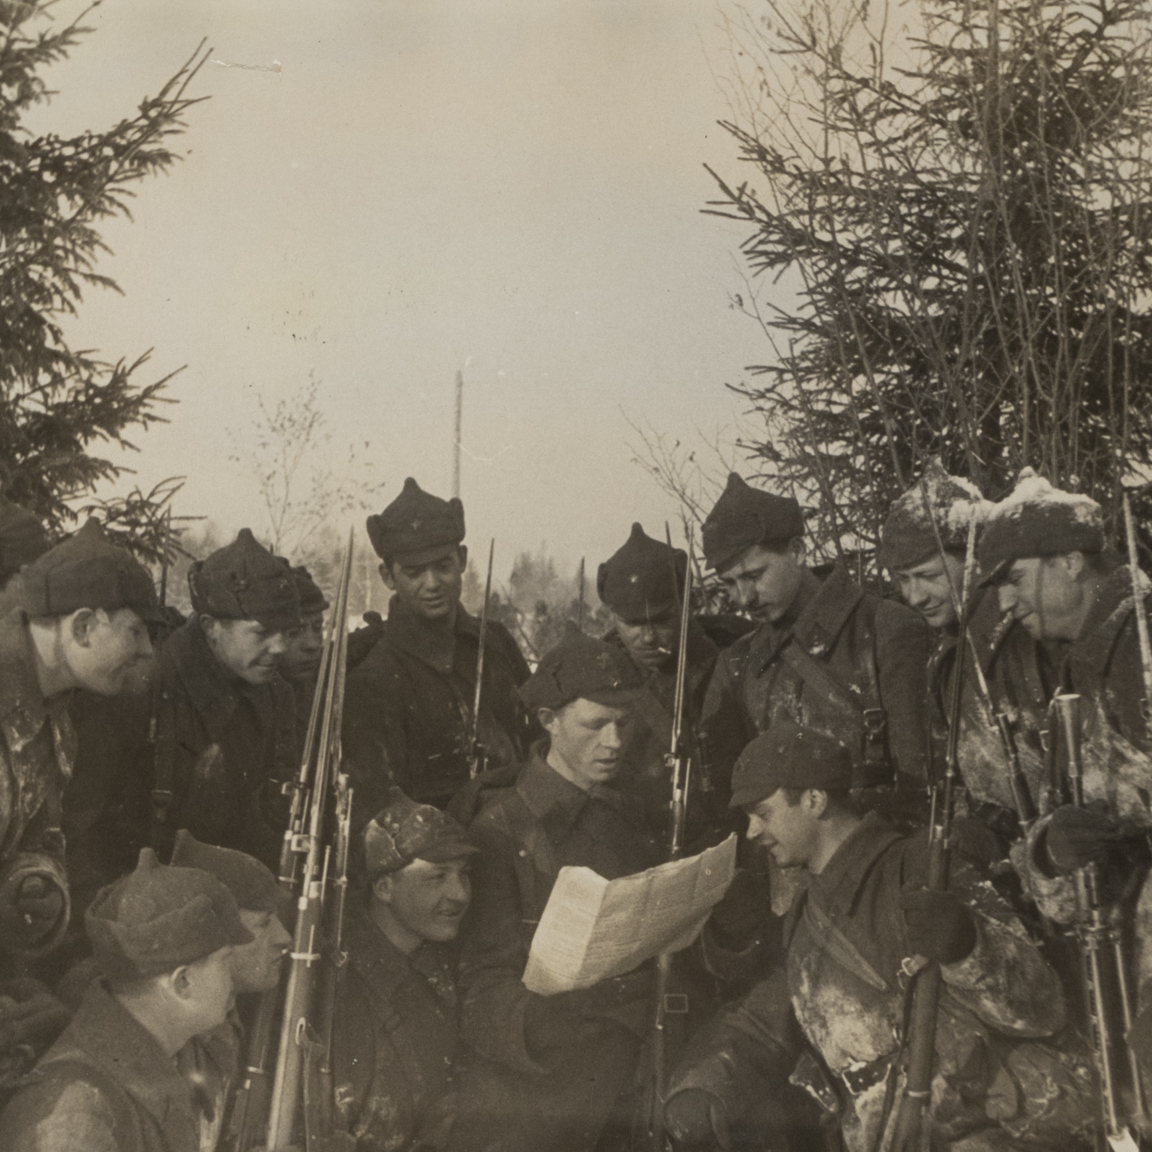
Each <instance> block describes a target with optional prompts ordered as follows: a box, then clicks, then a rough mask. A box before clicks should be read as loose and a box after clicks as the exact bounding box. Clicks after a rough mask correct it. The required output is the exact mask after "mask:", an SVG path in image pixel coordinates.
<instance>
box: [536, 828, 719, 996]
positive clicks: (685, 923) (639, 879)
mask: <svg viewBox="0 0 1152 1152" xmlns="http://www.w3.org/2000/svg"><path fill="white" fill-rule="evenodd" d="M735 870H736V837H735V836H734V835H732V836H729V837H728V839H727V840H725V841H724V843H723V844H719V845H717V846H716V847H715V848H709V849H707V850H706V851H704V852H701V853H700V855H699V856H690V857H689V858H688V859H687V860H676V861H673V862H672V863H670V864H661V865H660V866H659V867H657V868H649V869H648V871H646V872H638V873H636V875H634V876H622V877H621V878H620V879H619V880H605V879H604V877H603V876H599V875H597V874H596V873H595V872H593V871H592V869H591V868H570V867H565V868H561V869H560V875H559V876H558V877H557V879H556V884H555V886H554V887H553V889H552V894H551V896H549V897H548V907H547V908H545V909H544V915H543V916H541V917H540V923H539V924H538V925H537V927H536V934H535V935H534V936H533V937H532V948H531V951H530V952H529V954H528V965H527V967H526V968H525V969H524V986H525V987H526V988H527V989H528V990H529V991H530V992H537V993H539V994H540V995H542V996H551V995H553V994H554V993H556V992H569V991H571V990H572V989H574V988H590V987H591V986H592V985H593V984H597V983H599V982H600V981H601V980H607V979H609V978H610V977H612V976H622V975H623V974H624V973H625V972H631V971H632V969H633V968H635V967H636V966H637V965H638V964H640V963H642V962H643V961H645V960H648V959H650V958H651V957H653V956H656V955H658V954H659V953H661V952H678V951H680V950H681V949H682V948H687V947H688V945H689V944H691V943H692V941H693V940H695V939H696V937H697V935H698V934H699V932H700V929H701V928H703V927H704V921H705V920H707V919H708V914H709V913H710V912H711V911H712V908H713V906H714V905H715V904H717V903H718V902H719V900H720V898H721V897H722V896H723V895H724V893H725V892H727V891H728V885H729V884H731V883H732V877H733V875H734V873H735Z"/></svg>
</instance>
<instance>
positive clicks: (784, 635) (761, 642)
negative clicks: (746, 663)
mask: <svg viewBox="0 0 1152 1152" xmlns="http://www.w3.org/2000/svg"><path fill="white" fill-rule="evenodd" d="M863 596H864V591H863V589H862V588H861V587H860V585H859V584H857V583H856V582H855V581H854V580H853V579H852V577H851V576H849V575H848V569H847V568H845V567H844V565H842V564H837V565H836V567H835V568H833V569H832V571H831V572H830V573H829V574H828V576H827V577H826V578H825V579H824V580H823V581H821V580H820V579H819V578H818V577H817V576H816V575H814V574H813V572H812V570H811V569H809V568H805V569H804V573H803V576H802V578H801V581H800V589H799V591H798V592H797V593H796V600H795V601H794V602H793V606H792V608H791V609H789V613H788V615H787V616H785V618H784V620H782V621H781V622H780V623H779V624H770V623H765V624H761V625H760V627H759V628H758V629H757V630H756V632H754V633H753V636H752V648H751V652H750V656H751V659H752V666H753V667H755V668H757V669H758V671H759V672H763V671H764V669H765V668H767V667H768V665H769V664H770V663H771V662H772V661H773V659H775V657H776V655H777V653H779V651H780V650H781V649H782V648H783V647H784V645H785V644H787V643H788V641H789V640H791V639H792V638H793V637H795V639H796V642H797V643H798V644H799V645H800V646H801V647H802V648H803V649H804V650H805V651H806V652H808V653H809V655H811V656H815V657H816V658H817V659H819V658H821V657H823V656H825V655H827V653H828V652H829V651H830V650H831V649H832V648H833V646H834V645H835V643H836V638H837V636H839V635H840V631H841V629H842V628H843V627H844V625H845V623H846V622H847V621H848V618H849V617H850V616H851V615H852V613H853V612H855V611H856V606H857V605H858V604H859V603H860V601H861V599H862V598H863ZM797 608H798V609H799V611H797Z"/></svg>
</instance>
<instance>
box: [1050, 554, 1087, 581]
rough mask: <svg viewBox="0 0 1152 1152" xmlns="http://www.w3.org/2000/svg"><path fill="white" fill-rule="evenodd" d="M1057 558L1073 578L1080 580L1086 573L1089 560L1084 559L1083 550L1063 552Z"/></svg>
mask: <svg viewBox="0 0 1152 1152" xmlns="http://www.w3.org/2000/svg"><path fill="white" fill-rule="evenodd" d="M1056 559H1057V561H1058V563H1060V564H1061V565H1062V566H1063V568H1064V571H1065V572H1067V573H1068V576H1069V577H1070V578H1071V579H1072V580H1079V579H1080V577H1081V576H1082V575H1083V574H1084V570H1085V569H1086V568H1087V567H1088V562H1087V561H1086V560H1085V559H1084V553H1083V552H1075V551H1073V552H1062V553H1060V555H1059V556H1058V557H1057V558H1056Z"/></svg>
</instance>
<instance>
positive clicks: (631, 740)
mask: <svg viewBox="0 0 1152 1152" xmlns="http://www.w3.org/2000/svg"><path fill="white" fill-rule="evenodd" d="M604 642H605V643H606V644H611V645H613V646H614V647H617V648H620V649H622V650H624V651H626V650H627V649H626V648H625V646H624V643H623V641H622V640H621V639H620V637H619V635H618V634H617V633H616V632H609V633H608V634H607V635H606V636H605V637H604ZM719 654H720V649H719V648H717V647H716V645H715V644H714V643H713V642H712V641H711V640H710V639H709V638H708V636H707V635H706V634H705V632H704V630H703V628H701V627H700V625H699V624H698V623H697V622H696V620H694V619H692V620H690V621H689V623H688V677H687V684H686V685H685V691H684V719H683V725H684V733H685V735H686V737H687V748H688V752H689V754H690V755H691V756H692V761H693V763H692V772H693V774H692V777H691V779H690V787H691V795H690V798H689V803H688V818H689V821H690V826H689V834H688V841H689V842H691V841H692V840H693V839H694V836H695V835H696V834H699V833H702V832H704V831H705V829H706V828H707V827H708V826H709V824H710V823H711V818H712V816H713V815H714V814H713V813H711V812H707V813H706V812H702V811H701V803H702V799H701V798H702V796H703V795H705V793H706V792H707V791H708V790H709V789H708V787H707V785H705V783H704V776H703V769H704V764H703V757H702V756H701V750H700V746H699V741H698V740H697V728H698V726H699V721H700V712H701V709H702V707H703V705H704V694H705V692H706V690H707V688H708V681H709V680H710V679H711V676H712V672H713V670H714V668H715V666H716V658H717V657H718V656H719ZM638 667H639V665H638ZM641 671H642V672H643V673H644V677H645V679H644V691H643V693H642V694H641V696H640V698H639V699H638V700H637V702H636V703H635V705H634V706H633V712H632V716H631V718H630V724H629V733H628V737H627V739H626V741H625V745H624V749H623V751H622V752H621V756H620V761H621V765H622V767H621V771H620V775H619V776H618V777H617V778H616V780H614V781H613V786H614V787H615V788H617V789H618V790H619V791H621V792H626V793H628V794H629V795H631V796H635V797H636V799H637V800H639V801H640V803H641V804H642V805H643V807H644V812H645V815H646V816H647V817H648V822H649V825H650V826H651V828H652V831H653V832H654V833H655V834H656V835H657V836H658V837H659V838H661V839H663V838H665V837H666V836H667V834H668V802H669V799H670V797H671V789H672V785H671V779H670V777H669V774H668V768H667V765H666V763H665V759H664V757H665V756H666V755H667V754H668V752H669V750H670V749H671V747H672V716H673V712H674V711H675V707H676V664H675V660H674V659H673V661H672V667H671V669H667V668H660V669H648V668H642V669H641Z"/></svg>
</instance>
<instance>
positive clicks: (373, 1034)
mask: <svg viewBox="0 0 1152 1152" xmlns="http://www.w3.org/2000/svg"><path fill="white" fill-rule="evenodd" d="M347 933H348V934H347V937H346V942H347V948H348V968H347V970H346V972H345V975H344V979H343V983H342V985H341V989H340V996H339V999H338V1000H337V1004H336V1014H335V1017H334V1020H333V1041H332V1043H333V1051H332V1059H333V1069H334V1075H335V1079H336V1100H337V1103H338V1107H339V1110H340V1115H341V1121H342V1127H344V1128H345V1129H346V1130H347V1131H348V1132H350V1133H351V1134H352V1136H353V1137H354V1138H355V1140H356V1142H357V1143H356V1147H357V1148H359V1149H361V1150H362V1152H408V1150H410V1149H415V1148H443V1147H444V1145H445V1143H446V1141H447V1136H448V1131H449V1128H450V1126H451V1122H452V1117H453V1115H454V1111H455V1108H454V1104H455V1093H454V1082H453V1072H454V1065H455V1061H456V1055H457V1047H458V1044H459V1026H458V1022H457V1005H456V983H455V967H456V965H455V955H454V952H453V950H452V949H450V948H448V947H446V946H444V945H441V944H434V943H427V942H425V943H423V944H421V945H420V946H419V947H418V948H417V949H416V951H415V952H413V953H412V954H411V955H408V956H406V955H404V954H403V953H402V952H400V951H399V949H397V948H396V946H395V945H394V944H392V943H391V942H390V941H389V940H388V938H387V937H386V936H385V935H384V934H383V933H382V932H381V931H380V929H379V928H377V927H376V925H375V924H374V923H373V922H372V920H371V918H370V916H369V915H368V912H367V910H366V909H358V910H357V911H356V913H354V914H353V915H351V916H350V917H349V921H348V926H347Z"/></svg>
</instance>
